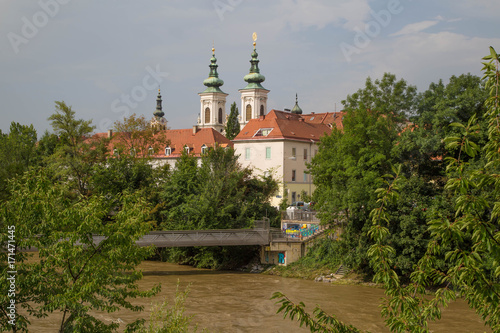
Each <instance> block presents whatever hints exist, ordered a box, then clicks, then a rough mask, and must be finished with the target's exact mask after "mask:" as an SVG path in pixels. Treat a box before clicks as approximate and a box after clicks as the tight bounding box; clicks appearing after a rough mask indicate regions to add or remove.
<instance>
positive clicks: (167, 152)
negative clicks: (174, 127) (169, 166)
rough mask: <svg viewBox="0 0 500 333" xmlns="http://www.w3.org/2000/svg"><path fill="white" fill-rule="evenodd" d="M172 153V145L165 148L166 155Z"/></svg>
mask: <svg viewBox="0 0 500 333" xmlns="http://www.w3.org/2000/svg"><path fill="white" fill-rule="evenodd" d="M170 154H172V148H170V147H167V148H165V156H170Z"/></svg>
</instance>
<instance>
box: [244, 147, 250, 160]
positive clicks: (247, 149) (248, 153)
mask: <svg viewBox="0 0 500 333" xmlns="http://www.w3.org/2000/svg"><path fill="white" fill-rule="evenodd" d="M249 159H250V148H245V160H249Z"/></svg>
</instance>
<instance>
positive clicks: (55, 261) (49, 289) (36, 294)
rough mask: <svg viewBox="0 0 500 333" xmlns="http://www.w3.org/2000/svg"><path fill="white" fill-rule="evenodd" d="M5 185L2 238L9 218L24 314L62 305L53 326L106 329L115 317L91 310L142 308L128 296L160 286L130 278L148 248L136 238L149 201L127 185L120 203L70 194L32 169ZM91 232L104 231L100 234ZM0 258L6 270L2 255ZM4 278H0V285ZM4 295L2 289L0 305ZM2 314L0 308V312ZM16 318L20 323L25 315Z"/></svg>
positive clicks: (135, 275) (144, 228)
mask: <svg viewBox="0 0 500 333" xmlns="http://www.w3.org/2000/svg"><path fill="white" fill-rule="evenodd" d="M11 193H12V195H11V198H10V199H9V200H8V201H6V202H5V203H4V204H3V205H2V206H1V209H0V214H1V215H0V221H1V225H2V226H3V227H2V230H1V234H0V235H1V243H2V244H6V239H7V238H6V237H7V235H6V229H7V228H6V226H7V225H13V226H15V238H16V246H17V247H16V253H17V254H19V256H18V257H17V264H16V270H17V281H16V282H17V283H18V284H17V288H18V290H19V294H18V295H16V301H17V302H19V303H20V304H21V306H22V307H24V308H26V309H27V311H28V313H29V314H30V315H32V316H35V317H38V318H43V317H46V316H47V315H49V314H51V313H60V314H61V315H62V319H61V323H60V329H59V332H75V331H78V332H112V331H115V330H116V328H117V324H116V323H111V324H108V323H105V322H103V321H101V320H99V319H97V318H96V317H94V316H92V315H91V314H90V312H91V311H94V310H97V311H105V312H114V311H117V310H119V309H120V308H126V309H130V310H133V311H140V310H142V307H139V306H135V305H133V304H132V303H131V302H130V299H133V298H135V297H148V296H151V295H154V294H155V293H156V292H157V291H158V287H155V288H153V289H152V290H146V291H139V290H138V288H137V285H136V282H137V281H138V280H139V279H141V277H142V274H141V273H140V272H138V271H136V270H135V267H136V266H137V265H138V264H139V263H140V262H141V261H142V260H144V259H145V258H147V257H148V256H150V255H151V253H152V252H151V251H152V249H150V248H139V247H137V246H136V245H135V241H136V240H137V239H138V238H139V237H141V236H142V235H144V234H145V233H147V232H148V231H149V230H150V228H151V226H150V224H149V223H147V222H146V220H147V218H148V215H149V210H150V207H149V205H148V204H147V203H146V202H145V201H144V200H143V199H142V198H140V197H139V196H137V195H130V194H127V193H122V194H121V196H120V199H119V201H118V203H117V202H110V201H109V200H107V199H106V198H105V197H102V196H99V195H95V196H92V197H90V198H85V197H82V196H78V197H76V198H70V197H68V196H67V195H66V194H67V192H66V188H65V186H63V185H60V184H57V183H56V184H54V183H53V182H52V180H51V179H50V178H49V177H47V176H46V175H45V174H44V172H41V173H40V172H35V171H33V172H29V173H26V174H25V175H24V176H23V177H22V178H20V179H19V180H18V181H16V182H13V183H12V189H11ZM117 205H118V206H117ZM93 235H100V236H102V238H101V241H100V242H96V241H94V239H93ZM29 248H37V249H38V257H39V260H30V261H28V260H26V259H27V255H26V254H24V253H21V252H20V251H21V250H23V249H24V250H26V249H29ZM1 255H2V256H3V257H5V253H3V252H2V254H1ZM1 262H2V264H1V269H2V274H3V275H4V276H6V275H7V270H9V268H8V267H7V265H6V264H4V263H6V260H5V258H3V259H2V261H1ZM6 283H7V282H6V280H5V279H2V280H1V281H0V284H1V285H2V286H1V287H2V290H6V288H5V287H6ZM4 288H5V289H4ZM8 301H9V299H8V298H7V295H5V294H2V295H0V303H1V304H2V309H6V304H7V302H8ZM19 303H18V304H19ZM5 319H6V317H5V314H4V313H2V316H1V319H0V320H2V322H3V323H5ZM16 323H19V328H22V327H23V325H24V324H25V323H26V321H25V318H23V320H18V321H16ZM9 326H10V325H9ZM4 327H8V326H4Z"/></svg>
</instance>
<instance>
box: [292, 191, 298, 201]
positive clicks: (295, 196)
mask: <svg viewBox="0 0 500 333" xmlns="http://www.w3.org/2000/svg"><path fill="white" fill-rule="evenodd" d="M295 201H297V192H292V202H295Z"/></svg>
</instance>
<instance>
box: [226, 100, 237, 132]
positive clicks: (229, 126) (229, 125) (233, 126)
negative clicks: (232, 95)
mask: <svg viewBox="0 0 500 333" xmlns="http://www.w3.org/2000/svg"><path fill="white" fill-rule="evenodd" d="M238 114H239V113H238V107H237V106H236V102H233V104H231V112H230V113H229V117H228V118H227V122H226V127H225V129H224V133H225V135H226V138H228V139H229V140H233V139H234V138H235V137H236V136H237V135H238V133H240V122H239V121H238Z"/></svg>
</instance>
